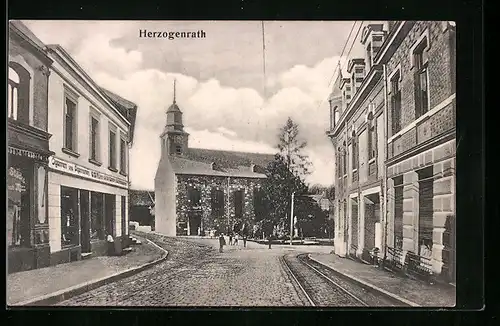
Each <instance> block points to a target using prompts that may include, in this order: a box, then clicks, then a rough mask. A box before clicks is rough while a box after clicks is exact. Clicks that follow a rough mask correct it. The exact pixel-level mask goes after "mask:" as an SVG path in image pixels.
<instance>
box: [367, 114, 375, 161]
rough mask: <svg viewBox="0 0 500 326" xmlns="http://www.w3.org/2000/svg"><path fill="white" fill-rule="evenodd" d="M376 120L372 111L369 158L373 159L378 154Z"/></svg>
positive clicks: (370, 116) (369, 122)
mask: <svg viewBox="0 0 500 326" xmlns="http://www.w3.org/2000/svg"><path fill="white" fill-rule="evenodd" d="M375 123H376V120H375V119H374V117H373V115H372V114H371V113H370V115H369V117H368V159H369V160H371V159H372V158H375V157H376V156H377V134H376V132H377V129H376V128H375V127H376V126H375Z"/></svg>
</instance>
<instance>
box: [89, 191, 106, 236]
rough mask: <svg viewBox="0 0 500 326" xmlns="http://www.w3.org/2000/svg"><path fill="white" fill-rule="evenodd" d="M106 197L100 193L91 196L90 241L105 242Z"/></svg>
mask: <svg viewBox="0 0 500 326" xmlns="http://www.w3.org/2000/svg"><path fill="white" fill-rule="evenodd" d="M103 199H104V195H103V194H102V193H98V192H92V193H91V194H90V207H91V213H90V239H92V240H104V203H103Z"/></svg>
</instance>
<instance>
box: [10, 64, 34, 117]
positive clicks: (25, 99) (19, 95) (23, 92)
mask: <svg viewBox="0 0 500 326" xmlns="http://www.w3.org/2000/svg"><path fill="white" fill-rule="evenodd" d="M30 79H31V77H30V73H29V72H28V71H27V70H26V69H25V68H24V67H23V66H21V65H20V64H18V63H16V62H9V84H8V101H9V102H8V104H7V110H8V117H9V118H11V119H14V120H18V121H21V122H23V123H26V124H29V119H30V118H29V116H30V114H29V107H30Z"/></svg>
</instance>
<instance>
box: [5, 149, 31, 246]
mask: <svg viewBox="0 0 500 326" xmlns="http://www.w3.org/2000/svg"><path fill="white" fill-rule="evenodd" d="M27 163H28V162H26V160H25V159H23V158H17V157H12V156H9V170H8V175H7V191H8V201H9V202H8V209H7V243H8V245H9V246H12V247H30V245H31V240H30V233H31V226H30V207H31V204H32V200H31V193H32V192H31V187H30V186H31V183H32V176H33V171H32V170H31V168H30V167H29V166H30V165H29V164H27Z"/></svg>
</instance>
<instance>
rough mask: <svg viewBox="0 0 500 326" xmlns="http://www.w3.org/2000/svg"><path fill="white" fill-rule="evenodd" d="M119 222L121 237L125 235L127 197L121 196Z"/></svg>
mask: <svg viewBox="0 0 500 326" xmlns="http://www.w3.org/2000/svg"><path fill="white" fill-rule="evenodd" d="M121 200H122V202H121V213H122V214H121V215H122V216H121V217H122V219H121V221H122V236H125V234H126V233H127V197H125V196H121Z"/></svg>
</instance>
